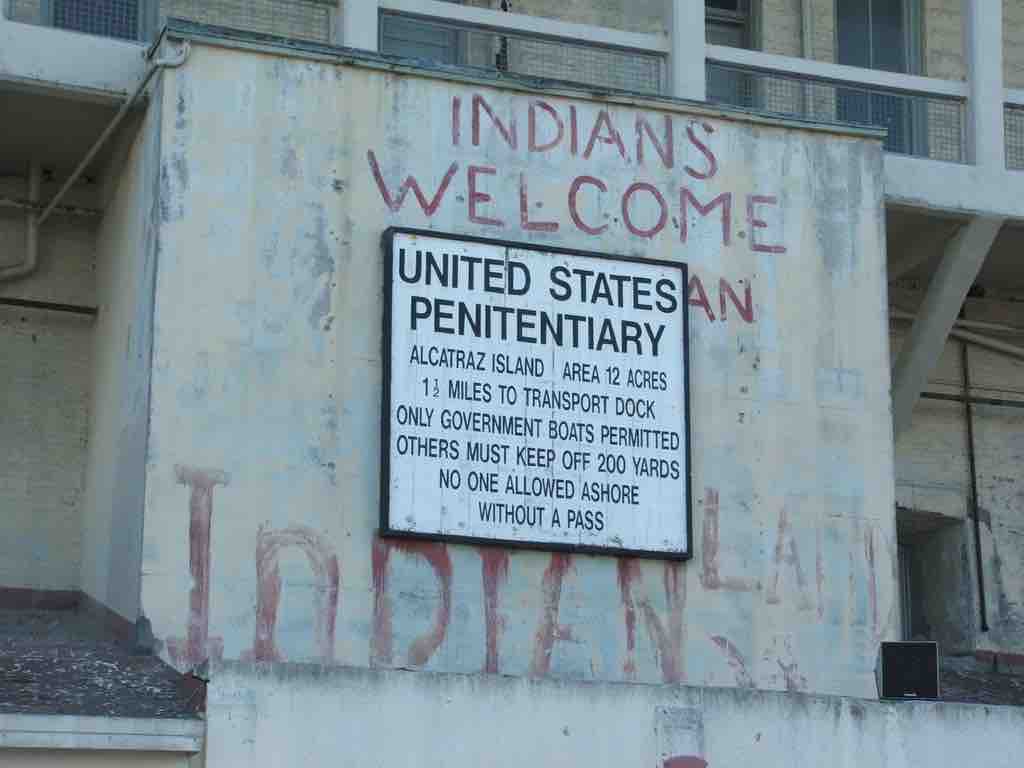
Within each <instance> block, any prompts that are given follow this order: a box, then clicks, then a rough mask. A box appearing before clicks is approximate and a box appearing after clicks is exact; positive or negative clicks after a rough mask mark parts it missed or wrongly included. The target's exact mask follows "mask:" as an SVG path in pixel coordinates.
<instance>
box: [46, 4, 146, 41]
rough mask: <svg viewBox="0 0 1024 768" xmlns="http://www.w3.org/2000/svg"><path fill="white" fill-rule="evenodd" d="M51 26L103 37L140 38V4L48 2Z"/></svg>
mask: <svg viewBox="0 0 1024 768" xmlns="http://www.w3.org/2000/svg"><path fill="white" fill-rule="evenodd" d="M51 2H52V8H53V26H55V27H59V28H61V29H72V30H75V31H76V32H88V33H89V34H93V35H103V36H104V37H118V38H121V39H123V40H136V39H138V37H139V0H51Z"/></svg>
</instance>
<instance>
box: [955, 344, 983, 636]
mask: <svg viewBox="0 0 1024 768" xmlns="http://www.w3.org/2000/svg"><path fill="white" fill-rule="evenodd" d="M960 365H961V367H962V369H963V386H964V418H965V420H966V422H967V470H968V472H970V474H971V516H972V517H973V518H974V568H975V571H976V572H977V578H978V612H979V614H980V616H981V631H982V632H988V605H987V603H986V600H985V571H984V563H983V562H982V557H981V516H980V514H979V509H978V468H977V461H976V457H975V452H974V406H973V404H972V403H971V372H970V360H969V358H968V354H967V343H966V342H963V343H961V345H960Z"/></svg>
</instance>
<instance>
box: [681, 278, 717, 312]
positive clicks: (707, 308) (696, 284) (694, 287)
mask: <svg viewBox="0 0 1024 768" xmlns="http://www.w3.org/2000/svg"><path fill="white" fill-rule="evenodd" d="M694 291H696V292H697V297H696V298H694V296H693V292H694ZM686 296H687V298H686V303H687V304H689V305H690V306H691V307H700V308H701V309H703V310H704V312H705V313H706V314H707V316H708V320H710V321H712V322H714V320H715V313H714V312H712V311H711V302H710V301H708V295H707V294H706V293H705V292H704V284H703V283H702V282H701V281H700V278H699V277H697V275H693V276H691V277H690V284H689V285H688V286H686Z"/></svg>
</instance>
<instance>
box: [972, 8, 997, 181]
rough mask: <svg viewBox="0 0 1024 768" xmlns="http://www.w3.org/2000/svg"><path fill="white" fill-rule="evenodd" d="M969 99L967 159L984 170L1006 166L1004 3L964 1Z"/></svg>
mask: <svg viewBox="0 0 1024 768" xmlns="http://www.w3.org/2000/svg"><path fill="white" fill-rule="evenodd" d="M962 3H963V5H962V11H961V15H962V18H963V25H962V29H963V38H964V39H963V43H964V55H965V57H966V59H967V74H968V82H969V83H970V96H969V98H968V100H967V157H968V159H969V160H970V161H971V162H972V163H974V164H975V165H978V166H981V167H982V168H992V169H1000V170H1002V169H1003V168H1005V167H1006V160H1005V154H1004V149H1003V140H1004V128H1003V98H1004V92H1003V4H1002V3H979V2H977V0H962Z"/></svg>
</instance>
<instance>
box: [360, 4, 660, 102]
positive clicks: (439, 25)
mask: <svg viewBox="0 0 1024 768" xmlns="http://www.w3.org/2000/svg"><path fill="white" fill-rule="evenodd" d="M380 50H381V52H382V53H387V54H392V55H396V56H404V57H406V58H413V59H419V60H422V61H429V62H433V63H439V64H447V65H453V66H467V67H478V68H485V69H491V70H498V71H503V72H509V73H511V74H517V75H528V76H532V77H539V78H544V79H547V80H555V81H562V82H566V83H575V84H583V85H589V86H594V87H597V88H607V89H614V90H624V91H631V92H635V93H650V94H660V93H663V92H664V90H665V56H664V55H663V54H660V53H652V52H650V51H643V50H637V49H631V48H621V47H617V46H611V45H604V44H598V43H594V42H586V43H579V42H577V41H575V40H570V39H566V38H562V37H555V36H547V35H541V34H535V33H528V32H523V31H513V30H508V29H497V28H489V27H486V26H478V25H472V24H466V23H463V22H458V21H454V20H448V19H446V20H444V21H440V20H437V19H427V18H425V17H420V16H414V15H410V14H406V13H395V12H392V11H386V12H384V13H382V14H381V17H380Z"/></svg>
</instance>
